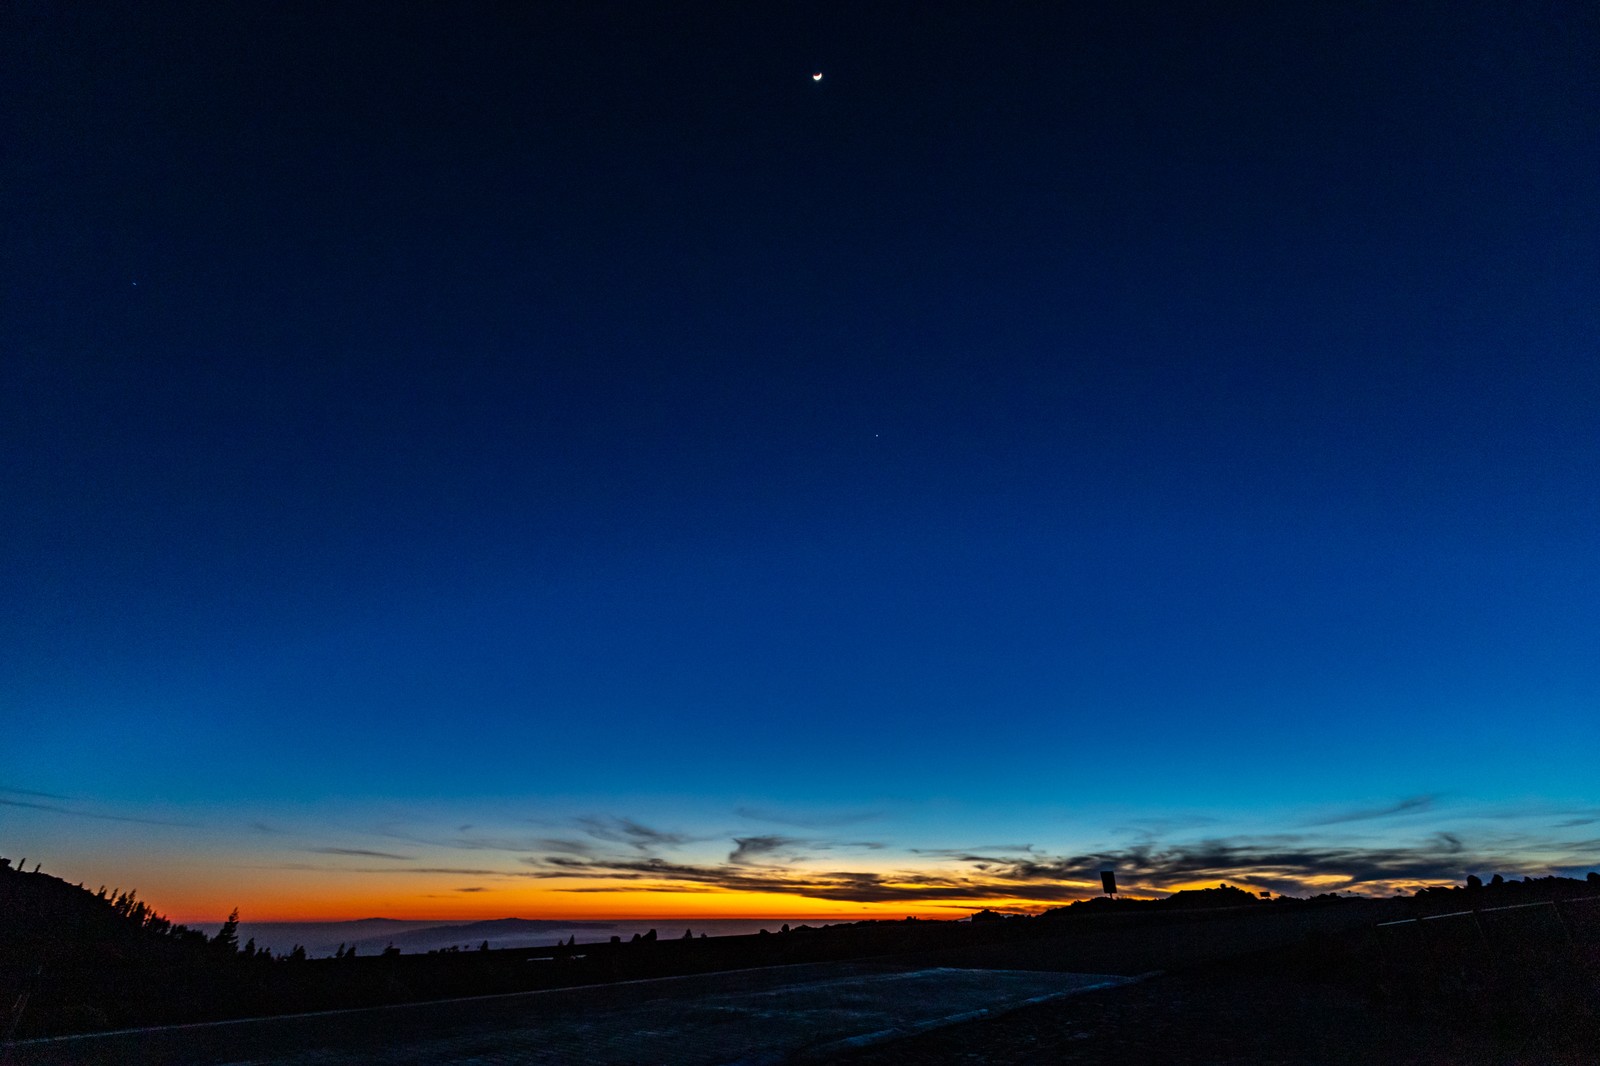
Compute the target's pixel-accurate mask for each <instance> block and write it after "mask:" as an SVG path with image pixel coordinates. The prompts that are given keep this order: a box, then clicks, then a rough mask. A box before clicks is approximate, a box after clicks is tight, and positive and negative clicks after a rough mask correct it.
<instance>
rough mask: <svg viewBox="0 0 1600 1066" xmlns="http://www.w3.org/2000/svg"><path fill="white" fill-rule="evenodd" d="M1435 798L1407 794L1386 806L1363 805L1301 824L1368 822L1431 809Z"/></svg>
mask: <svg viewBox="0 0 1600 1066" xmlns="http://www.w3.org/2000/svg"><path fill="white" fill-rule="evenodd" d="M1436 799H1437V797H1435V796H1407V797H1406V798H1405V799H1403V800H1400V801H1398V802H1396V803H1391V804H1389V805H1388V806H1387V807H1363V808H1358V809H1357V810H1353V811H1346V812H1344V813H1343V814H1335V815H1333V816H1332V817H1329V818H1320V819H1317V820H1316V821H1311V822H1304V823H1302V824H1304V825H1307V826H1313V825H1343V824H1344V823H1345V822H1369V821H1372V820H1373V819H1375V818H1391V817H1394V816H1395V815H1399V814H1416V813H1417V812H1418V811H1427V810H1432V809H1433V805H1434V802H1435V801H1436Z"/></svg>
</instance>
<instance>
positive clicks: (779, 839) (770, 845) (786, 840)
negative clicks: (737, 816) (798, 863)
mask: <svg viewBox="0 0 1600 1066" xmlns="http://www.w3.org/2000/svg"><path fill="white" fill-rule="evenodd" d="M733 843H734V845H735V847H734V849H733V851H731V852H730V853H729V854H728V861H729V862H731V863H736V864H737V863H747V862H753V861H755V860H757V859H760V858H765V857H768V856H772V855H774V854H776V853H779V852H790V851H792V850H793V849H795V848H796V847H797V846H799V845H803V844H805V841H804V840H801V839H799V838H797V837H785V836H759V837H734V838H733Z"/></svg>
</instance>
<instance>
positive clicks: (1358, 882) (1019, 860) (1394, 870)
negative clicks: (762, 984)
mask: <svg viewBox="0 0 1600 1066" xmlns="http://www.w3.org/2000/svg"><path fill="white" fill-rule="evenodd" d="M735 843H736V844H737V845H738V846H737V847H736V848H735V849H734V851H733V852H732V854H730V855H729V859H728V861H727V862H726V863H722V864H715V865H698V864H693V863H676V862H668V861H665V860H663V859H658V858H642V859H621V860H617V859H581V858H573V857H570V856H548V857H544V858H528V859H525V860H524V862H525V863H527V864H528V865H530V866H532V867H534V869H533V870H532V871H530V872H529V873H528V874H527V876H531V877H539V878H550V879H560V878H576V879H583V880H584V881H587V882H590V883H588V884H584V885H580V886H573V887H572V888H562V889H560V891H585V892H591V891H604V890H605V889H606V886H605V885H604V884H595V883H594V882H596V881H599V882H607V881H609V882H615V883H616V884H614V885H613V886H612V887H613V888H614V889H615V890H618V891H620V890H623V889H624V888H626V889H627V890H629V891H680V890H690V889H691V888H700V889H713V890H720V891H729V892H765V893H784V894H791V895H799V896H805V897H808V898H812V899H827V900H835V901H844V902H852V903H896V902H899V903H919V904H923V903H933V902H936V901H939V900H971V901H985V900H996V899H1019V900H1029V901H1033V902H1036V903H1054V902H1063V901H1067V900H1073V899H1081V898H1083V897H1085V896H1089V895H1094V894H1096V893H1097V892H1098V891H1099V885H1100V871H1101V870H1105V869H1114V870H1116V872H1117V878H1118V881H1119V882H1121V883H1122V885H1123V886H1124V888H1125V890H1132V891H1146V892H1151V893H1161V892H1167V891H1171V890H1172V889H1173V888H1174V887H1175V886H1180V885H1184V884H1193V883H1195V882H1222V881H1229V882H1244V883H1248V884H1251V885H1255V886H1258V887H1261V888H1266V889H1270V890H1272V891H1275V892H1287V893H1291V894H1295V895H1305V894H1314V893H1316V892H1325V891H1329V890H1332V889H1337V890H1339V891H1351V890H1361V889H1363V888H1365V889H1369V890H1374V891H1382V890H1385V889H1387V888H1390V887H1392V886H1395V885H1406V884H1410V885H1415V884H1420V883H1436V882H1443V881H1459V880H1460V879H1461V878H1462V877H1464V876H1465V871H1466V870H1469V869H1492V868H1495V867H1496V866H1497V865H1504V863H1503V862H1501V860H1499V859H1497V858H1496V857H1495V856H1494V855H1492V854H1488V853H1483V852H1478V851H1474V850H1473V849H1471V848H1470V847H1468V845H1467V844H1466V843H1465V842H1464V841H1463V840H1462V839H1461V838H1460V837H1458V836H1456V835H1455V834H1450V833H1438V834H1435V835H1434V836H1432V837H1429V838H1427V839H1425V840H1422V841H1420V842H1418V843H1415V844H1413V845H1410V846H1393V847H1366V846H1356V845H1344V846H1341V845H1326V846H1325V845H1317V844H1312V843H1307V842H1306V841H1305V840H1304V839H1303V838H1299V837H1294V836H1284V837H1271V838H1257V839H1213V840H1203V841H1200V842H1197V843H1188V844H1175V845H1169V846H1158V845H1156V844H1154V843H1151V842H1142V843H1139V844H1136V845H1133V846H1130V847H1125V848H1119V849H1112V850H1107V851H1102V852H1095V853H1091V854H1082V855H1064V856H1050V855H1044V854H1040V853H1037V852H1031V851H1030V852H1023V853H1017V852H1013V853H1011V854H1005V853H1004V852H1002V851H1000V849H994V853H992V854H983V853H978V852H968V851H961V850H947V851H946V850H939V849H928V850H926V851H925V852H924V853H925V854H937V855H938V856H939V857H941V858H946V859H950V860H953V861H955V862H959V863H962V864H964V866H965V868H959V869H953V870H912V871H892V872H880V871H871V872H867V871H851V870H835V871H827V872H817V871H813V870H809V869H796V868H793V867H787V866H783V865H778V864H774V865H751V863H750V860H751V859H752V858H757V857H766V856H772V857H778V856H780V855H782V854H784V853H786V851H787V849H791V848H793V847H795V846H797V845H801V844H805V843H806V841H804V840H797V839H795V838H790V837H782V836H776V835H774V836H759V837H741V838H736V840H735ZM1577 847H1578V845H1576V844H1574V845H1572V848H1574V849H1576V848H1577Z"/></svg>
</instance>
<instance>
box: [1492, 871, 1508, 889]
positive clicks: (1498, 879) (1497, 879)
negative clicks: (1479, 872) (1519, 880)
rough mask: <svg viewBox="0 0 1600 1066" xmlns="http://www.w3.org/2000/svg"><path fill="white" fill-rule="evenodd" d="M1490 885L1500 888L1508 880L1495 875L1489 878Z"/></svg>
mask: <svg viewBox="0 0 1600 1066" xmlns="http://www.w3.org/2000/svg"><path fill="white" fill-rule="evenodd" d="M1489 883H1490V884H1491V885H1494V886H1495V887H1496V888H1498V887H1500V886H1501V885H1503V884H1505V883H1506V879H1505V878H1503V877H1501V876H1500V875H1499V874H1495V875H1494V876H1493V877H1491V878H1489Z"/></svg>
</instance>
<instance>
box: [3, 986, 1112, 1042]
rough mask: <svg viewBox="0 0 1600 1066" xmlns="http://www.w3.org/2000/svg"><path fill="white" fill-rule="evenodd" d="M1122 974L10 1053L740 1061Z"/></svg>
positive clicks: (484, 1014)
mask: <svg viewBox="0 0 1600 1066" xmlns="http://www.w3.org/2000/svg"><path fill="white" fill-rule="evenodd" d="M1127 980H1129V979H1128V978H1125V977H1108V976H1101V975H1095V974H1075V973H1050V972H1040V971H1020V970H976V969H951V968H943V967H939V968H933V969H906V968H902V967H894V966H885V965H873V964H870V963H843V964H830V965H818V966H785V967H772V968H768V969H761V970H745V971H739V972H734V973H724V974H711V975H703V976H695V977H676V978H668V979H664V980H658V981H635V982H629V983H626V984H618V985H604V986H591V987H587V988H572V989H559V990H555V991H550V992H532V993H526V994H521V995H510V996H492V997H484V998H478V999H466V1000H452V1001H449V1002H445V1003H422V1004H414V1005H408V1006H401V1007H384V1008H378V1009H374V1010H362V1011H342V1012H336V1013H328V1014H311V1015H300V1016H297V1017H292V1018H268V1019H260V1020H257V1021H245V1022H224V1023H219V1024H215V1025H194V1026H176V1027H171V1028H164V1029H146V1030H139V1031H135V1032H126V1033H113V1034H103V1035H100V1036H92V1037H74V1038H67V1039H62V1040H40V1041H29V1042H24V1043H21V1044H18V1045H15V1046H14V1048H13V1049H12V1051H13V1056H14V1061H15V1063H16V1064H17V1066H44V1064H51V1066H54V1064H58V1063H73V1064H81V1066H95V1064H101V1063H105V1064H111V1063H116V1064H119V1066H124V1064H148V1066H156V1064H163V1066H164V1064H173V1066H176V1064H179V1063H182V1064H184V1066H246V1064H261V1066H266V1064H271V1066H367V1064H378V1063H383V1064H395V1066H423V1064H427V1066H443V1064H460V1066H467V1064H471V1066H502V1064H511V1063H516V1064H519V1066H547V1064H555V1063H585V1064H593V1066H622V1064H633V1063H640V1064H642V1063H652V1064H660V1066H723V1064H729V1063H741V1064H747V1066H755V1064H758V1063H782V1062H789V1061H802V1060H804V1059H805V1058H808V1057H812V1056H820V1055H823V1054H826V1052H827V1051H829V1050H836V1049H838V1048H840V1047H843V1046H849V1045H850V1044H851V1043H854V1042H869V1041H873V1040H878V1039H889V1038H892V1037H894V1036H898V1035H903V1034H906V1033H909V1032H917V1031H922V1030H925V1029H928V1028H932V1027H935V1026H938V1025H941V1024H947V1023H949V1022H952V1021H959V1020H964V1019H965V1018H966V1017H970V1016H973V1015H980V1016H981V1015H982V1014H983V1013H985V1012H987V1013H990V1014H993V1013H1000V1012H1003V1011H1006V1010H1009V1009H1012V1008H1014V1007H1018V1006H1021V1005H1022V1004H1024V1003H1028V1002H1033V1001H1037V1000H1038V999H1040V998H1042V997H1056V996H1061V995H1070V994H1072V993H1074V992H1080V991H1084V990H1087V989H1089V988H1094V987H1103V986H1105V985H1107V984H1115V983H1120V982H1125V981H1127Z"/></svg>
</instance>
